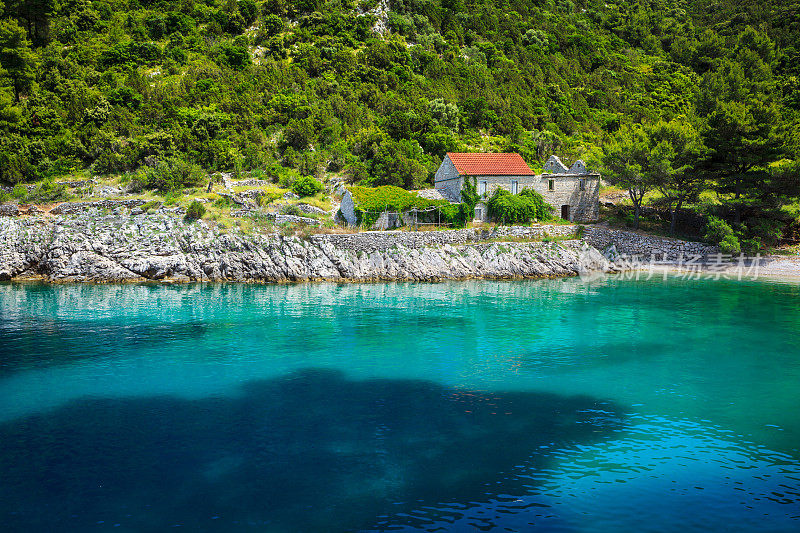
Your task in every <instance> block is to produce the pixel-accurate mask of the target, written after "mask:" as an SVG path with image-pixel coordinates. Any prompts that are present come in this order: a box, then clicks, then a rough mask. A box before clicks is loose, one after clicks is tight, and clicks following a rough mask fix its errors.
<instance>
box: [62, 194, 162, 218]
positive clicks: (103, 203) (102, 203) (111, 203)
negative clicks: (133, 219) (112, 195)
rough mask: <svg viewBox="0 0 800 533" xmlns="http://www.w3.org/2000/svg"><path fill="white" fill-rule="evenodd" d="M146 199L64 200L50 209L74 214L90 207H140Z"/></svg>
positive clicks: (64, 213)
mask: <svg viewBox="0 0 800 533" xmlns="http://www.w3.org/2000/svg"><path fill="white" fill-rule="evenodd" d="M145 203H147V202H145V201H144V200H142V199H140V198H134V199H131V200H98V201H96V202H64V203H62V204H59V205H57V206H56V207H54V208H53V209H51V210H50V214H52V215H74V214H78V213H85V212H86V211H88V210H89V209H117V208H118V207H127V208H129V209H130V208H133V207H139V206H140V205H144V204H145Z"/></svg>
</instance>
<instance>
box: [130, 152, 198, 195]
mask: <svg viewBox="0 0 800 533" xmlns="http://www.w3.org/2000/svg"><path fill="white" fill-rule="evenodd" d="M205 177H206V173H205V172H203V169H202V168H200V167H199V166H198V165H195V164H193V163H188V162H186V161H184V160H182V159H177V158H170V159H166V160H161V161H159V162H158V163H156V165H155V166H154V167H152V168H148V169H146V170H145V171H144V181H145V183H146V185H147V188H148V189H156V190H159V191H161V192H169V191H174V190H176V189H181V188H183V187H199V186H200V185H202V184H203V182H204V181H205ZM138 179H139V175H138V174H137V176H134V178H133V179H132V180H131V185H132V184H133V183H134V181H136V180H138ZM129 189H130V185H129Z"/></svg>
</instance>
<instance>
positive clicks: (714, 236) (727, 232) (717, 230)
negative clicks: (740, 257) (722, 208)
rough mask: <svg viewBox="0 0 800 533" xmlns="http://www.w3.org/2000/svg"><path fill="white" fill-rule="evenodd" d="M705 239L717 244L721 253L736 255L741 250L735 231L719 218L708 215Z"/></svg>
mask: <svg viewBox="0 0 800 533" xmlns="http://www.w3.org/2000/svg"><path fill="white" fill-rule="evenodd" d="M705 239H706V240H707V241H708V242H710V243H712V244H716V245H717V246H719V250H720V252H722V253H723V254H731V255H736V254H738V253H740V252H741V251H742V248H741V245H740V244H739V238H738V237H737V236H736V232H734V231H733V228H732V227H731V226H730V225H729V224H728V223H727V222H725V221H724V220H722V219H721V218H717V217H708V222H706V235H705Z"/></svg>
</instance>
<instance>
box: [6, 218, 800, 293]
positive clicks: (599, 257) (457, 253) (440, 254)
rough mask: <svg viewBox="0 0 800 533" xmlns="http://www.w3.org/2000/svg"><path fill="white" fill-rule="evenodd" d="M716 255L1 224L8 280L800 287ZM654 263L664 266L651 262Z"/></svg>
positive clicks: (552, 231)
mask: <svg viewBox="0 0 800 533" xmlns="http://www.w3.org/2000/svg"><path fill="white" fill-rule="evenodd" d="M576 234H578V235H581V237H580V238H577V237H576ZM600 250H602V252H601V251H600ZM700 254H704V256H705V257H706V261H704V262H694V263H693V264H691V265H690V266H688V265H687V264H685V263H683V262H682V261H683V259H682V258H683V257H691V256H692V255H694V256H696V257H699V256H700ZM714 254H718V251H717V250H716V249H715V248H712V247H708V246H707V245H703V244H701V243H693V242H686V241H678V240H675V239H668V238H664V237H657V236H646V235H642V234H639V233H633V232H628V231H625V230H612V229H608V228H604V227H599V226H586V227H581V226H576V225H553V226H547V225H534V226H510V227H509V226H503V227H496V228H493V229H481V228H468V229H454V230H439V231H420V232H402V231H375V232H360V233H344V234H343V233H331V234H325V233H318V234H311V235H307V236H303V237H299V236H293V235H281V234H279V233H252V234H248V233H243V232H240V231H237V230H232V231H226V232H223V231H220V230H217V229H214V228H212V227H209V225H207V224H206V223H205V222H203V221H198V222H193V223H190V222H185V221H183V220H182V219H181V218H180V217H177V216H175V215H173V214H167V213H163V214H151V215H146V214H140V215H135V216H131V215H124V214H120V213H115V214H102V213H99V212H97V213H84V214H80V215H62V216H33V217H31V216H28V217H0V281H33V282H44V283H72V282H78V283H141V282H160V283H192V282H237V283H294V282H335V283H359V282H393V281H429V282H435V281H445V280H473V279H487V280H514V279H540V278H561V277H571V276H582V277H585V276H589V279H593V278H594V277H595V275H596V274H598V273H610V272H623V273H633V272H639V274H638V275H639V276H641V275H646V276H650V277H652V276H654V275H666V273H667V272H670V273H673V274H678V275H686V276H693V275H697V276H700V275H703V276H718V277H719V276H724V277H726V278H729V279H730V278H733V279H737V278H738V279H750V278H752V277H753V275H755V277H765V278H766V277H770V278H775V279H784V280H789V281H800V258H794V257H785V256H768V257H762V258H759V262H758V265H757V266H756V267H755V268H753V267H752V265H750V266H746V267H743V266H742V265H737V264H736V261H735V260H734V262H733V263H724V262H716V263H715V262H713V261H711V260H710V259H712V258H713V256H714ZM626 258H634V259H633V260H628V259H626ZM635 258H641V259H639V260H638V261H637V260H635ZM649 258H654V260H653V261H652V262H649V261H648V259H649ZM677 258H681V259H680V260H676V259H677ZM655 259H660V260H655ZM729 260H730V259H729ZM743 268H744V271H743Z"/></svg>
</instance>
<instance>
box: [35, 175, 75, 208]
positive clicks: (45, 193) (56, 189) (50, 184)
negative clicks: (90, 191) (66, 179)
mask: <svg viewBox="0 0 800 533" xmlns="http://www.w3.org/2000/svg"><path fill="white" fill-rule="evenodd" d="M70 198H71V195H70V194H69V192H67V188H66V187H65V186H64V185H60V184H58V183H56V182H55V181H53V180H44V181H43V182H42V183H41V184H39V186H38V187H36V188H35V189H34V190H32V191H31V192H30V193H28V196H27V198H26V200H27V201H28V202H39V203H49V202H63V201H65V200H69V199H70Z"/></svg>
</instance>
